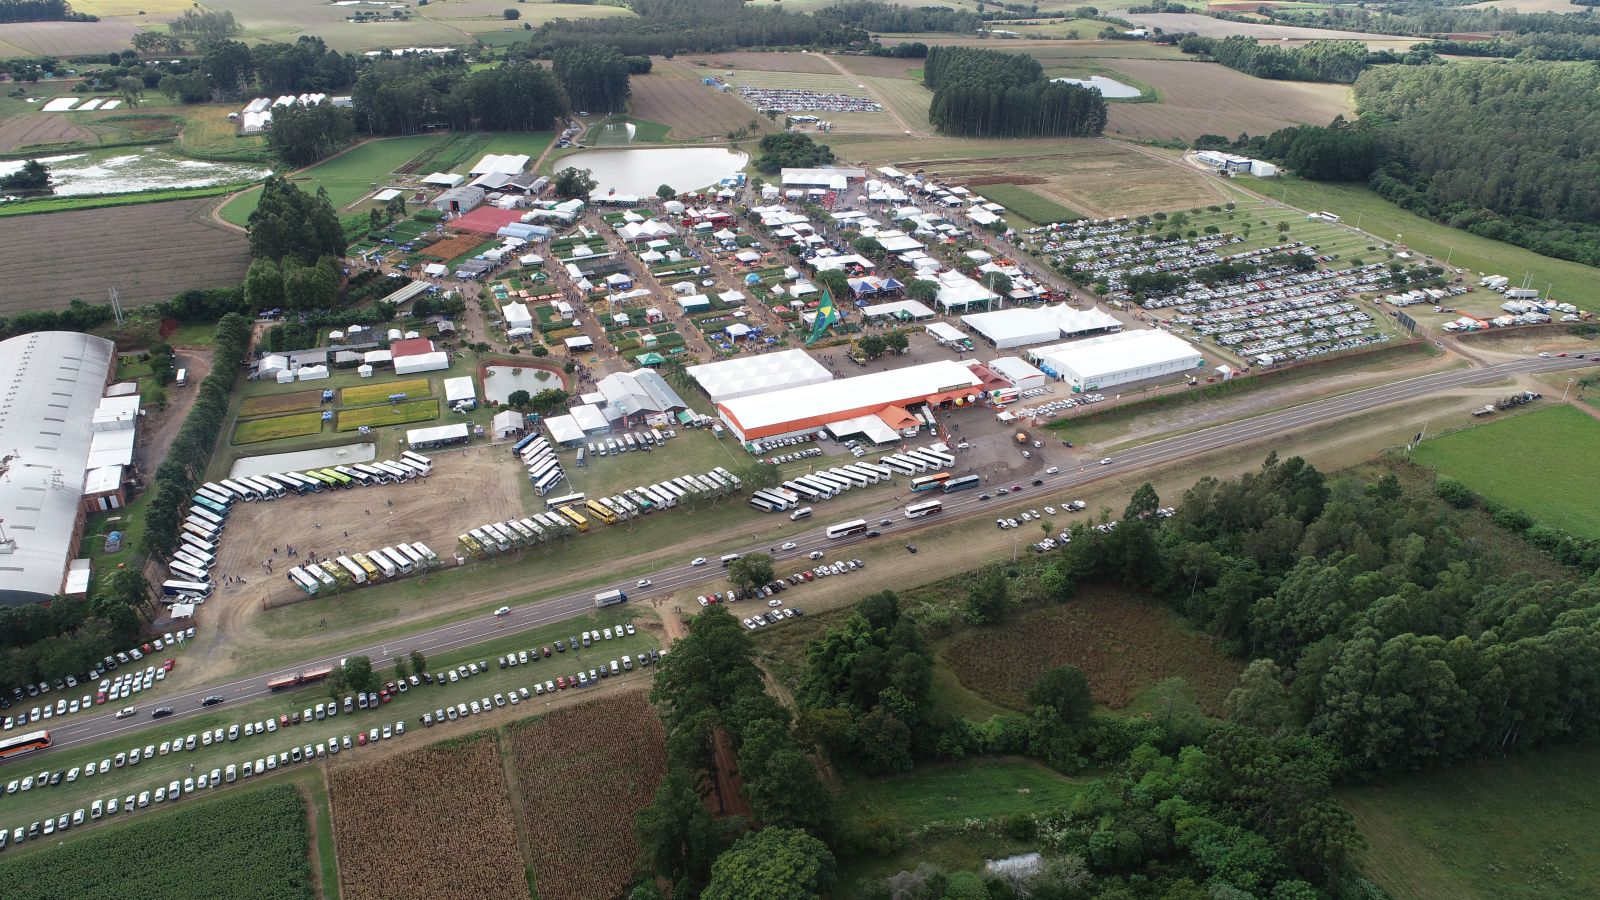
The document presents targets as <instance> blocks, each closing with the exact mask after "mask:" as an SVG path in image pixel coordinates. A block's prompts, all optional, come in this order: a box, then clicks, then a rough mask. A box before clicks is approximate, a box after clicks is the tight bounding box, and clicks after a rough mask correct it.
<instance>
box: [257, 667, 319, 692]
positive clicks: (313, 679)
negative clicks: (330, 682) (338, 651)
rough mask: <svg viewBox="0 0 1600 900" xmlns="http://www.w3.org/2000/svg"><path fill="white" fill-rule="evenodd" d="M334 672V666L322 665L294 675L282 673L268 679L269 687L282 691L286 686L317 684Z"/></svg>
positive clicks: (269, 688)
mask: <svg viewBox="0 0 1600 900" xmlns="http://www.w3.org/2000/svg"><path fill="white" fill-rule="evenodd" d="M332 674H333V666H321V667H319V668H315V669H307V670H305V671H304V672H297V673H295V674H293V675H280V676H278V677H276V678H268V679H267V689H268V690H273V691H281V690H283V689H284V688H291V687H299V686H300V685H304V684H316V683H317V682H319V681H321V680H323V679H324V678H327V677H328V676H329V675H332Z"/></svg>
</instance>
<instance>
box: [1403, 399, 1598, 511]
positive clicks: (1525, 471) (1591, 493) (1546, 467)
mask: <svg viewBox="0 0 1600 900" xmlns="http://www.w3.org/2000/svg"><path fill="white" fill-rule="evenodd" d="M1464 417H1465V416H1464V415H1463V418H1464ZM1597 447H1600V421H1596V420H1595V419H1594V418H1593V417H1592V416H1590V415H1588V414H1587V413H1585V412H1583V411H1582V410H1579V409H1576V408H1574V407H1571V406H1565V405H1563V406H1557V407H1552V408H1549V409H1540V410H1535V411H1534V412H1529V413H1524V414H1522V415H1519V416H1514V417H1511V418H1507V419H1501V420H1500V421H1498V422H1491V423H1490V424H1487V425H1479V426H1475V427H1471V428H1465V429H1463V430H1461V431H1457V432H1455V433H1453V434H1447V435H1445V436H1444V437H1439V438H1432V439H1430V440H1426V441H1423V442H1422V443H1421V444H1419V445H1418V446H1417V449H1416V450H1415V452H1413V453H1412V455H1411V459H1412V461H1414V462H1416V463H1417V464H1418V465H1423V466H1427V467H1429V468H1431V469H1435V470H1437V471H1438V472H1439V474H1440V475H1445V476H1448V477H1450V478H1454V479H1456V480H1457V481H1460V482H1463V483H1465V484H1466V485H1467V487H1470V488H1472V489H1473V490H1475V491H1477V492H1478V493H1480V494H1482V495H1484V496H1485V497H1488V498H1490V499H1492V500H1496V501H1499V502H1500V503H1502V504H1504V505H1506V506H1508V507H1511V508H1513V509H1520V510H1522V511H1524V512H1526V513H1528V514H1529V515H1531V516H1533V517H1534V518H1535V519H1538V520H1539V521H1541V522H1545V523H1547V524H1550V525H1554V526H1556V527H1557V528H1564V529H1566V530H1567V531H1570V532H1572V533H1573V534H1577V535H1580V536H1582V537H1587V538H1600V506H1597V505H1596V504H1595V498H1596V497H1600V469H1597V468H1596V467H1595V465H1594V459H1595V452H1596V448H1597Z"/></svg>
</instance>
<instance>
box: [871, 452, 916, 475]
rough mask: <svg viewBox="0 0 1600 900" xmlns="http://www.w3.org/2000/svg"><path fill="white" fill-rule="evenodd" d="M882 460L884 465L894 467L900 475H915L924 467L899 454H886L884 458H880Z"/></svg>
mask: <svg viewBox="0 0 1600 900" xmlns="http://www.w3.org/2000/svg"><path fill="white" fill-rule="evenodd" d="M880 462H881V463H882V464H883V465H885V466H888V467H889V468H891V469H893V470H894V471H895V473H896V474H899V475H915V474H917V473H918V472H921V471H922V469H920V468H918V467H917V466H916V465H913V464H912V463H911V462H910V461H909V460H906V459H902V458H901V457H899V456H898V455H896V456H885V457H884V458H883V459H882V460H880Z"/></svg>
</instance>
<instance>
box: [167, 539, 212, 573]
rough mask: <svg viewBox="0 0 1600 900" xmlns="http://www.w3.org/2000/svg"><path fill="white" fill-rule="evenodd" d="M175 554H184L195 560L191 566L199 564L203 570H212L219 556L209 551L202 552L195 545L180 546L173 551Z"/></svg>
mask: <svg viewBox="0 0 1600 900" xmlns="http://www.w3.org/2000/svg"><path fill="white" fill-rule="evenodd" d="M172 552H173V553H174V554H177V553H182V554H184V555H185V556H187V557H189V559H192V560H194V562H193V563H190V565H195V564H196V563H198V564H199V565H200V566H201V567H202V568H207V569H209V568H211V567H212V566H214V565H216V563H217V555H216V554H215V553H212V552H211V551H209V550H201V549H200V548H199V547H196V546H195V545H193V544H180V545H178V547H177V548H175V549H174V550H173V551H172Z"/></svg>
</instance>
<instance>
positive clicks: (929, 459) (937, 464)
mask: <svg viewBox="0 0 1600 900" xmlns="http://www.w3.org/2000/svg"><path fill="white" fill-rule="evenodd" d="M910 455H911V456H912V457H913V458H915V459H920V460H922V461H923V462H925V463H927V464H928V465H930V466H932V467H933V468H935V469H948V468H950V467H951V466H953V465H955V462H956V461H955V460H954V459H948V458H946V457H945V455H944V454H942V453H938V452H935V451H933V450H929V449H927V448H926V447H924V448H923V449H921V450H913V451H911V454H910Z"/></svg>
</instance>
